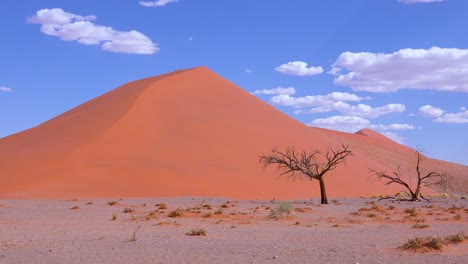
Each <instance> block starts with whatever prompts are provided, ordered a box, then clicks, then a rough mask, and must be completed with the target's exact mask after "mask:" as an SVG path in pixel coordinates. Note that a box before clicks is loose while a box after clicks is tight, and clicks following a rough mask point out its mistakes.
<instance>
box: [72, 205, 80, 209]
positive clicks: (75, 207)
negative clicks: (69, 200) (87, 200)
mask: <svg viewBox="0 0 468 264" xmlns="http://www.w3.org/2000/svg"><path fill="white" fill-rule="evenodd" d="M70 209H71V210H78V209H80V207H79V206H76V205H75V206H73V207H72V208H70Z"/></svg>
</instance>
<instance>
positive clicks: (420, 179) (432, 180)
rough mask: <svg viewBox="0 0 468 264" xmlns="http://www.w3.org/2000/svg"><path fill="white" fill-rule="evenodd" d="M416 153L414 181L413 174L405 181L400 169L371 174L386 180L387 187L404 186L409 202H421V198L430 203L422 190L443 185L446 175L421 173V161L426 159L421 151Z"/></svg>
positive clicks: (371, 171)
mask: <svg viewBox="0 0 468 264" xmlns="http://www.w3.org/2000/svg"><path fill="white" fill-rule="evenodd" d="M415 152H416V179H415V180H414V181H413V180H412V177H411V174H410V177H409V178H408V179H404V178H403V177H402V174H401V172H400V169H398V170H396V171H394V172H392V173H389V174H388V173H386V172H384V171H376V170H373V169H369V172H370V173H372V174H373V175H374V176H375V177H377V179H378V180H379V181H381V180H386V182H385V185H390V184H393V183H396V184H399V185H402V186H404V187H405V188H406V190H407V192H406V193H407V194H408V196H409V197H410V199H409V201H420V198H421V199H423V200H426V201H428V199H426V198H424V196H422V194H421V188H422V187H423V186H431V185H441V184H443V180H444V176H445V174H443V173H438V172H434V171H431V172H429V173H427V174H424V173H421V161H422V160H423V158H424V157H423V155H422V154H421V152H420V151H417V150H416V151H415ZM414 185H415V187H414ZM388 198H393V199H394V198H395V197H388Z"/></svg>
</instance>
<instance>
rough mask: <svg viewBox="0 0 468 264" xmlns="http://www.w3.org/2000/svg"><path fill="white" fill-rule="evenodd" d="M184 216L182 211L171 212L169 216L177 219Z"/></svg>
mask: <svg viewBox="0 0 468 264" xmlns="http://www.w3.org/2000/svg"><path fill="white" fill-rule="evenodd" d="M182 215H183V214H182V212H181V211H180V210H174V211H170V212H169V214H168V215H167V216H168V217H171V218H175V217H181V216H182Z"/></svg>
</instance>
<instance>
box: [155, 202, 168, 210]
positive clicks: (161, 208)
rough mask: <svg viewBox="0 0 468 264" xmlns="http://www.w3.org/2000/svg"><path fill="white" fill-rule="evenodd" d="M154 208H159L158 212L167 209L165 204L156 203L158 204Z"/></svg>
mask: <svg viewBox="0 0 468 264" xmlns="http://www.w3.org/2000/svg"><path fill="white" fill-rule="evenodd" d="M156 206H158V207H159V210H164V209H167V204H165V203H158V204H156Z"/></svg>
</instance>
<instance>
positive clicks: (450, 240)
mask: <svg viewBox="0 0 468 264" xmlns="http://www.w3.org/2000/svg"><path fill="white" fill-rule="evenodd" d="M465 239H467V236H466V235H465V234H464V233H463V232H460V233H458V234H455V235H449V236H446V237H445V238H443V239H442V238H440V237H425V238H421V237H416V238H413V239H408V241H406V242H405V244H403V245H402V246H400V247H399V248H400V249H403V250H413V251H422V252H426V251H429V250H442V248H443V246H444V245H448V244H458V243H461V242H463V241H464V240H465Z"/></svg>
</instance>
